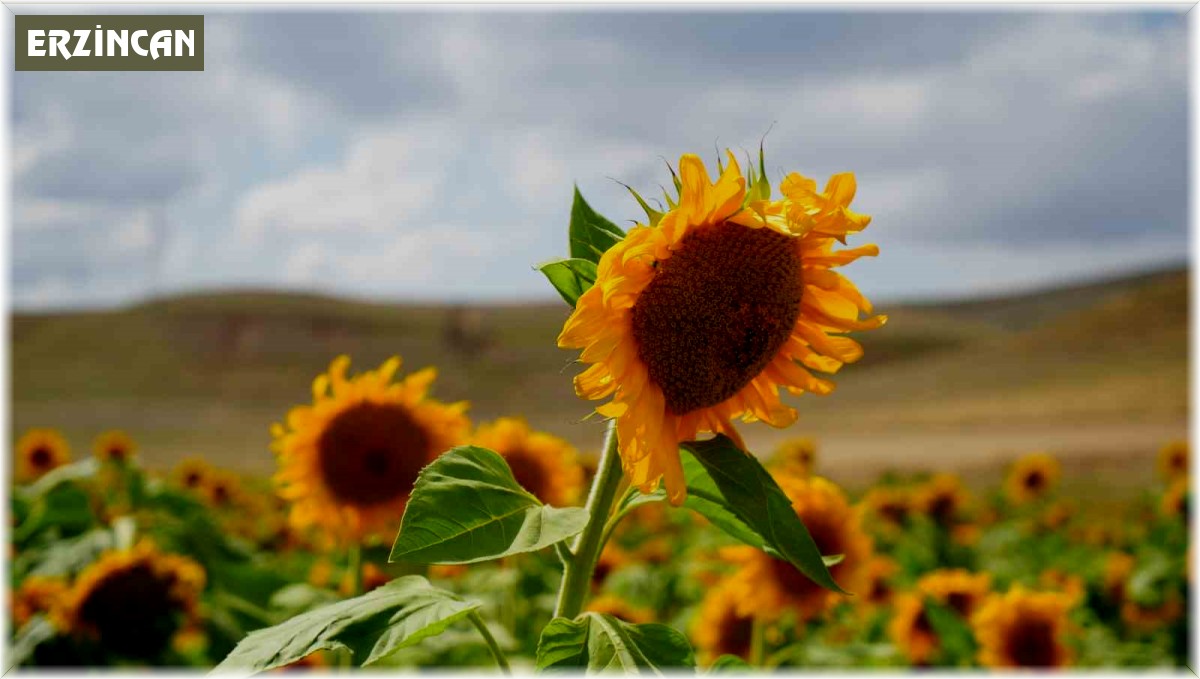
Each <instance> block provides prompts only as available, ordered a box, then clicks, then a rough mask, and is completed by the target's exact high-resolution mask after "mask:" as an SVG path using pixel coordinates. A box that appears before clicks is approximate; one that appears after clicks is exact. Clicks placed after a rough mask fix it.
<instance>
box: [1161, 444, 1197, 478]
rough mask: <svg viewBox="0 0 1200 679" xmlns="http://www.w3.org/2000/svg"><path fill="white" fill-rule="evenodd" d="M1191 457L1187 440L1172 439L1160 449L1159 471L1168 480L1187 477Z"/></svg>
mask: <svg viewBox="0 0 1200 679" xmlns="http://www.w3.org/2000/svg"><path fill="white" fill-rule="evenodd" d="M1190 457H1191V456H1190V451H1189V449H1188V442H1187V441H1171V442H1170V443H1168V444H1167V445H1165V446H1163V447H1162V448H1161V449H1160V450H1159V451H1158V472H1159V473H1160V474H1162V477H1163V479H1165V480H1167V481H1174V480H1175V479H1178V478H1182V477H1186V476H1187V474H1188V466H1189V461H1190V460H1189V459H1190Z"/></svg>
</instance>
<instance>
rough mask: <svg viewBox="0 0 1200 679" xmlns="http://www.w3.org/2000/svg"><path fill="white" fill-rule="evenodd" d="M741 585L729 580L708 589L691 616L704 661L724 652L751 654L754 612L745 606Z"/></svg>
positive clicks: (693, 630) (745, 655) (696, 640)
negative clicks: (747, 609)
mask: <svg viewBox="0 0 1200 679" xmlns="http://www.w3.org/2000/svg"><path fill="white" fill-rule="evenodd" d="M739 589H740V588H739V587H737V586H736V585H731V583H730V582H729V581H726V582H724V583H722V584H719V585H717V586H716V587H714V588H712V589H710V590H708V593H707V594H705V595H704V599H703V600H702V601H701V602H700V608H699V610H698V611H697V613H696V615H695V617H694V618H692V625H691V632H692V640H693V641H694V642H695V643H696V651H697V655H698V656H699V659H700V662H701V663H703V664H708V663H711V662H712V661H714V660H716V659H717V658H719V657H721V656H723V655H733V656H737V657H739V658H742V659H744V660H749V658H750V648H751V645H752V644H753V640H754V615H753V614H752V613H746V612H744V611H743V610H742V607H741V605H740V592H739Z"/></svg>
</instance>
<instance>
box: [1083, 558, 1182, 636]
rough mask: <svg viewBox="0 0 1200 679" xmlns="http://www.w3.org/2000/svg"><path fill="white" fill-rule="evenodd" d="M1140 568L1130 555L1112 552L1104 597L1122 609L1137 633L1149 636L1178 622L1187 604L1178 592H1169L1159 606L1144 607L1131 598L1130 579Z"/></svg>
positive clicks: (1105, 564) (1108, 559) (1106, 564)
mask: <svg viewBox="0 0 1200 679" xmlns="http://www.w3.org/2000/svg"><path fill="white" fill-rule="evenodd" d="M1136 566H1137V561H1136V560H1135V559H1134V558H1133V555H1131V554H1129V553H1127V552H1111V553H1110V554H1109V555H1108V558H1107V559H1106V560H1105V562H1104V576H1103V579H1102V582H1103V585H1104V595H1105V596H1106V597H1107V598H1108V599H1109V600H1110V601H1111V602H1112V603H1113V604H1115V605H1117V606H1119V607H1120V610H1121V621H1122V622H1124V623H1125V625H1126V626H1127V627H1129V629H1131V630H1133V631H1135V632H1140V633H1146V632H1153V631H1154V630H1156V629H1158V628H1160V627H1162V626H1163V625H1165V624H1168V623H1171V622H1174V621H1175V620H1178V619H1179V617H1180V616H1181V615H1182V614H1183V601H1182V600H1181V599H1180V597H1179V596H1178V595H1177V594H1176V593H1174V592H1169V593H1166V594H1165V595H1164V599H1163V601H1162V603H1160V604H1159V605H1157V606H1144V605H1142V604H1139V603H1138V602H1136V601H1134V600H1133V597H1131V596H1129V580H1130V579H1131V578H1132V577H1133V572H1134V569H1135V568H1136Z"/></svg>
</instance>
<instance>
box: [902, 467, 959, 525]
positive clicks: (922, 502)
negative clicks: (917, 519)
mask: <svg viewBox="0 0 1200 679" xmlns="http://www.w3.org/2000/svg"><path fill="white" fill-rule="evenodd" d="M969 499H970V498H969V496H968V495H967V490H966V489H965V488H963V485H962V481H960V480H959V478H958V477H957V476H955V475H954V474H935V475H933V477H931V478H930V479H929V480H928V481H926V482H925V483H924V484H922V485H921V486H920V487H918V488H917V489H916V492H915V495H914V497H913V504H914V505H915V506H916V508H917V510H918V511H919V512H921V513H922V514H924V515H925V516H928V517H929V518H930V519H931V520H932V521H933V522H934V523H937V524H938V525H940V526H949V525H951V524H953V523H954V522H955V519H956V518H957V517H958V515H959V514H960V513H961V512H962V510H963V507H965V506H966V504H967V501H968V500H969Z"/></svg>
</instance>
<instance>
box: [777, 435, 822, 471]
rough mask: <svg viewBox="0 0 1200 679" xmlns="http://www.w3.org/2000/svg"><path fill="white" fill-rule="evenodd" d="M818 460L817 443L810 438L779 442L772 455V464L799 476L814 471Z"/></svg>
mask: <svg viewBox="0 0 1200 679" xmlns="http://www.w3.org/2000/svg"><path fill="white" fill-rule="evenodd" d="M816 462H817V444H816V442H814V441H813V440H812V439H808V438H793V439H788V440H786V441H784V442H783V443H781V444H779V447H778V448H776V449H775V454H774V455H772V456H771V465H772V466H773V467H778V468H780V469H784V470H787V471H790V472H792V473H794V474H796V475H798V476H807V475H809V474H811V473H812V471H813V467H814V466H815V465H816Z"/></svg>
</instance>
